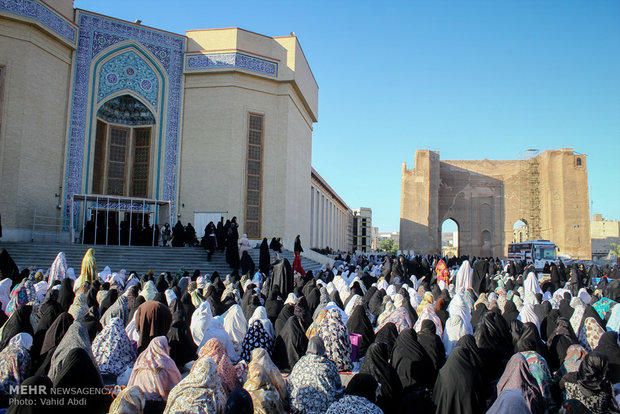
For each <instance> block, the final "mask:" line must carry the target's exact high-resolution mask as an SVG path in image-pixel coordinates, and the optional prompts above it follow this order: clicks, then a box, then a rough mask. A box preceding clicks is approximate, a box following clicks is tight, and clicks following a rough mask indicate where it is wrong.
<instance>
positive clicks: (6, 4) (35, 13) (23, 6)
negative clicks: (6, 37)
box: [0, 0, 77, 46]
mask: <svg viewBox="0 0 620 414" xmlns="http://www.w3.org/2000/svg"><path fill="white" fill-rule="evenodd" d="M0 10H2V11H6V12H9V13H13V14H16V15H18V16H22V17H28V18H31V19H34V20H36V21H38V22H39V23H41V24H42V25H44V26H45V27H47V28H48V29H50V30H52V31H53V32H54V33H56V34H58V35H59V36H61V37H62V38H63V39H66V40H67V41H68V42H69V43H71V44H72V45H74V46H75V44H76V41H77V29H76V28H75V27H74V26H73V25H72V24H71V23H69V22H68V21H67V20H66V19H64V18H63V17H61V16H59V15H58V14H56V12H54V11H52V10H51V9H50V8H48V7H47V6H46V5H44V4H42V3H39V2H38V1H34V0H0Z"/></svg>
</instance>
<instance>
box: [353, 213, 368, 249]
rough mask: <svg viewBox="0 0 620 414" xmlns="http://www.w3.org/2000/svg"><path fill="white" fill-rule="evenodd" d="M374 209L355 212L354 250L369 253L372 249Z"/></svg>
mask: <svg viewBox="0 0 620 414" xmlns="http://www.w3.org/2000/svg"><path fill="white" fill-rule="evenodd" d="M371 228H372V209H370V208H368V207H360V208H358V209H355V210H353V250H354V251H360V252H369V251H371V249H372V238H371V237H372V235H371Z"/></svg>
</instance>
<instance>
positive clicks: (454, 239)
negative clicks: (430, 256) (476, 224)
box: [441, 231, 459, 257]
mask: <svg viewBox="0 0 620 414" xmlns="http://www.w3.org/2000/svg"><path fill="white" fill-rule="evenodd" d="M458 252H459V232H458V231H451V232H448V233H441V255H442V256H448V257H452V256H458Z"/></svg>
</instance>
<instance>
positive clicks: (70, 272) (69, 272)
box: [67, 267, 75, 280]
mask: <svg viewBox="0 0 620 414" xmlns="http://www.w3.org/2000/svg"><path fill="white" fill-rule="evenodd" d="M67 277H68V278H69V279H71V280H75V270H73V268H72V267H70V268H68V269H67Z"/></svg>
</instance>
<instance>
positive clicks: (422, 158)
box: [400, 149, 591, 259]
mask: <svg viewBox="0 0 620 414" xmlns="http://www.w3.org/2000/svg"><path fill="white" fill-rule="evenodd" d="M578 159H579V161H578ZM447 219H453V220H454V221H455V222H456V223H457V224H458V226H459V229H458V230H459V253H460V254H461V255H463V254H467V255H475V256H498V257H504V256H506V252H507V247H508V243H511V242H512V238H513V226H514V224H515V222H516V221H518V220H523V221H524V222H525V223H527V224H528V229H529V235H530V237H529V238H530V239H548V240H551V241H553V242H555V243H556V244H557V245H558V246H559V248H560V251H559V254H561V255H569V256H571V257H577V258H582V259H583V258H588V259H589V258H590V256H591V251H590V243H589V232H590V229H589V203H588V177H587V169H586V156H585V155H576V154H575V153H574V152H573V150H572V149H560V150H551V151H546V152H544V153H541V154H539V155H538V156H536V157H534V158H528V159H524V160H509V161H495V160H486V159H485V160H480V161H439V153H438V152H432V151H427V150H418V151H416V158H415V168H414V169H412V170H408V169H407V168H406V165H405V164H403V171H402V190H401V219H400V221H401V226H400V246H401V249H403V250H414V251H416V252H421V253H422V252H431V253H439V252H440V251H441V250H440V249H441V246H440V244H441V225H442V224H443V222H444V221H445V220H447Z"/></svg>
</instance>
